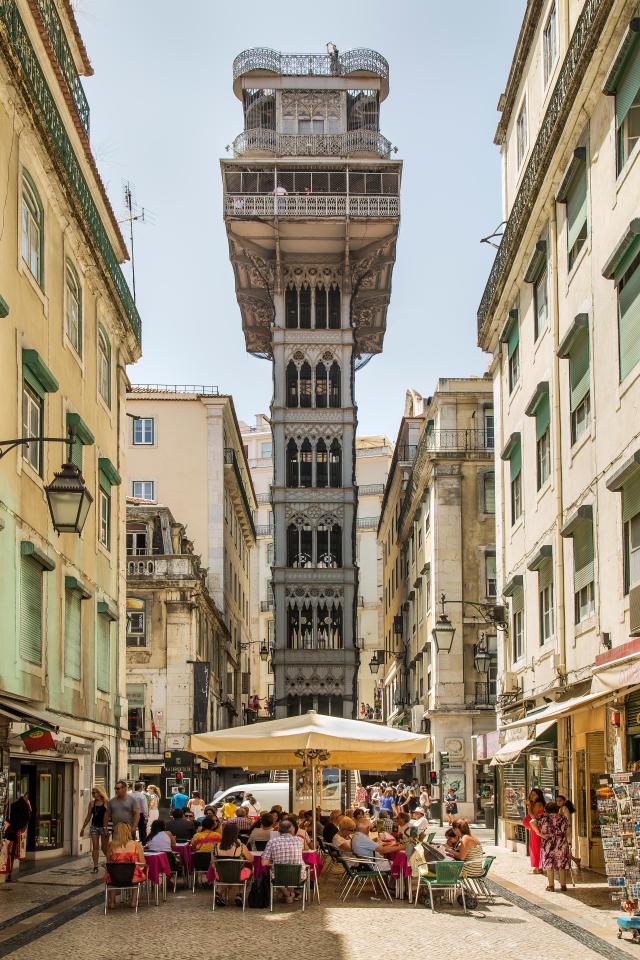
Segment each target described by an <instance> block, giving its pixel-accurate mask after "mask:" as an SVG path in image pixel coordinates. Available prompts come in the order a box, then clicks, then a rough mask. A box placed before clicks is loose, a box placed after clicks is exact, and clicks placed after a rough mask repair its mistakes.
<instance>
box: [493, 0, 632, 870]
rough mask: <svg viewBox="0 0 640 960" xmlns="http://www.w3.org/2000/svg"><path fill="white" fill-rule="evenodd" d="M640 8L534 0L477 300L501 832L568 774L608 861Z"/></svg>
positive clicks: (626, 480)
mask: <svg viewBox="0 0 640 960" xmlns="http://www.w3.org/2000/svg"><path fill="white" fill-rule="evenodd" d="M637 12H638V11H637V4H636V3H633V2H624V0H590V2H587V3H579V2H577V0H569V2H566V3H554V2H553V0H545V2H532V0H530V2H529V3H528V4H527V7H526V12H525V15H524V21H523V24H522V29H521V32H520V36H519V39H518V43H517V48H516V52H515V55H514V60H513V64H512V67H511V72H510V74H509V79H508V83H507V87H506V90H505V92H504V94H503V95H502V97H501V99H500V111H501V117H500V121H499V125H498V130H497V133H496V143H497V144H498V146H499V148H500V153H501V161H502V181H503V204H504V213H503V216H504V219H505V221H506V224H505V229H504V235H503V237H502V242H501V244H500V248H499V250H498V253H497V256H496V259H495V262H494V264H493V267H492V270H491V274H490V277H489V280H488V283H487V286H486V289H485V291H484V295H483V297H482V302H481V305H480V308H479V312H478V336H479V343H480V346H481V347H482V348H483V349H485V350H486V351H487V352H488V353H490V354H491V357H492V368H491V369H492V374H493V384H494V406H495V411H496V451H497V453H499V456H498V457H497V458H496V481H497V482H496V507H497V545H498V557H499V561H500V562H499V564H498V589H499V593H500V594H501V595H502V596H503V597H504V598H505V602H506V603H507V604H508V607H509V632H508V634H505V635H504V642H502V643H501V644H500V645H499V650H498V653H499V674H500V677H501V686H500V690H499V694H500V695H499V707H500V718H499V719H500V728H501V730H500V736H499V739H498V741H497V742H493V743H487V744H485V756H487V757H491V756H494V762H497V763H498V765H499V790H498V813H499V815H500V837H501V839H502V841H503V842H505V843H507V844H510V845H517V844H523V843H524V839H525V836H524V831H523V829H522V826H521V822H520V821H521V818H522V815H523V809H524V807H523V801H524V795H525V793H526V792H527V790H528V789H530V788H531V787H532V786H541V787H542V788H543V789H544V790H545V792H547V794H548V795H552V794H553V793H554V791H555V790H557V789H558V790H561V791H562V792H564V793H567V794H568V795H571V796H572V798H573V800H574V802H575V804H576V807H577V815H576V818H575V821H576V822H575V824H574V828H573V835H574V846H575V852H576V854H577V855H579V856H581V857H582V862H583V864H589V865H590V866H591V867H593V868H595V869H602V867H603V856H602V842H601V839H600V831H599V825H598V822H597V811H595V810H594V804H593V802H592V797H593V790H594V787H595V786H596V785H597V783H598V779H599V777H600V776H601V775H602V774H603V773H605V772H611V771H612V770H614V769H615V770H620V769H624V768H625V767H626V766H627V764H629V763H633V762H635V761H636V760H637V759H638V758H639V755H638V743H639V741H638V738H637V731H638V726H637V717H638V710H637V706H636V701H635V700H634V694H633V693H632V689H633V687H634V686H635V685H636V684H637V683H638V682H639V678H640V669H639V666H638V664H639V662H640V649H639V648H640V644H639V642H638V640H634V639H633V638H634V637H635V636H637V634H638V632H639V630H640V624H639V623H638V618H637V614H636V609H637V603H636V597H637V596H639V595H640V594H636V593H635V587H636V583H637V582H638V573H637V569H636V562H635V555H636V554H635V550H636V532H635V531H636V527H637V526H638V524H640V501H639V500H638V499H637V498H638V491H639V490H640V478H639V475H638V473H637V462H638V459H640V456H639V453H638V450H639V447H638V438H637V430H636V422H637V415H638V410H639V407H640V378H639V375H640V350H639V348H638V344H640V320H639V319H638V318H640V295H639V293H638V291H639V290H640V261H639V260H638V253H639V251H640V247H639V246H638V243H639V241H638V236H637V230H638V221H637V219H636V217H637V198H638V191H639V189H640V166H638V149H637V138H636V136H635V133H634V129H635V127H634V123H635V122H636V121H635V118H636V116H637V112H638V110H640V79H638V77H639V76H640V46H639V44H638V20H637V19H634V18H635V17H636V16H637ZM621 717H622V722H620V718H621ZM625 722H626V725H627V728H626V731H625ZM527 738H528V739H529V742H530V746H529V747H528V748H525V749H520V750H518V749H516V748H514V747H513V746H511V745H510V744H511V743H512V742H513V741H514V740H517V741H520V743H522V741H523V739H524V740H526V739H527Z"/></svg>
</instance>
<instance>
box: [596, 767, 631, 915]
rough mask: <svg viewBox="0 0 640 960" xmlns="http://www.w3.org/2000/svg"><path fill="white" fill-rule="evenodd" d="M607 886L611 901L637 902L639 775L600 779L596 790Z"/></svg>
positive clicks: (617, 774) (616, 775)
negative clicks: (629, 900)
mask: <svg viewBox="0 0 640 960" xmlns="http://www.w3.org/2000/svg"><path fill="white" fill-rule="evenodd" d="M596 800H597V804H598V819H599V821H600V832H601V836H602V851H603V854H604V863H605V871H606V874H607V883H608V885H609V887H610V888H611V896H612V899H613V900H623V899H632V900H638V899H640V774H637V773H615V774H613V775H612V776H611V777H606V778H604V777H603V778H601V779H600V786H599V787H598V788H597V790H596Z"/></svg>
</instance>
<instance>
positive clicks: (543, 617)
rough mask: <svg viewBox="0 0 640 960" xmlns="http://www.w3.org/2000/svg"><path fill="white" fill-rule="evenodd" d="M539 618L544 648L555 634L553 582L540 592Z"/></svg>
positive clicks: (541, 641)
mask: <svg viewBox="0 0 640 960" xmlns="http://www.w3.org/2000/svg"><path fill="white" fill-rule="evenodd" d="M538 617H539V624H540V646H541V647H542V646H544V644H545V643H548V642H549V640H551V639H552V637H553V636H554V633H555V623H554V608H553V582H551V583H547V584H546V585H545V586H544V587H542V588H541V589H539V590H538Z"/></svg>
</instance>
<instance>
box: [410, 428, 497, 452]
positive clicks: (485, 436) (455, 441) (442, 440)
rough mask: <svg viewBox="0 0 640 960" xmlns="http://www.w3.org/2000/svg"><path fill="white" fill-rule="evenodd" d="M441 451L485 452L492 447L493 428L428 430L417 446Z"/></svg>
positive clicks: (493, 440)
mask: <svg viewBox="0 0 640 960" xmlns="http://www.w3.org/2000/svg"><path fill="white" fill-rule="evenodd" d="M423 441H424V447H425V449H426V450H433V451H442V452H443V453H447V452H451V453H466V452H469V453H485V452H487V453H488V452H490V451H492V450H493V448H494V443H495V439H494V432H493V430H449V429H445V430H429V431H428V432H427V433H425V434H424V435H423V438H422V440H421V441H420V444H419V446H422V443H423Z"/></svg>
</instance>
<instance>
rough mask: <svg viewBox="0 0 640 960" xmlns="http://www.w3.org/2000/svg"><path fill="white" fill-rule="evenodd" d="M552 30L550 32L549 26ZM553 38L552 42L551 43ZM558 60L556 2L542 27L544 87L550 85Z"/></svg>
mask: <svg viewBox="0 0 640 960" xmlns="http://www.w3.org/2000/svg"><path fill="white" fill-rule="evenodd" d="M550 27H551V28H552V32H549V28H550ZM549 40H551V43H549ZM557 62H558V10H557V7H556V4H555V0H554V2H553V3H552V4H551V7H550V8H549V13H548V15H547V19H546V20H545V24H544V27H543V28H542V77H543V82H544V89H545V90H546V89H547V87H548V86H549V81H550V80H551V77H552V76H553V71H554V69H555V65H556V63H557Z"/></svg>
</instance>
